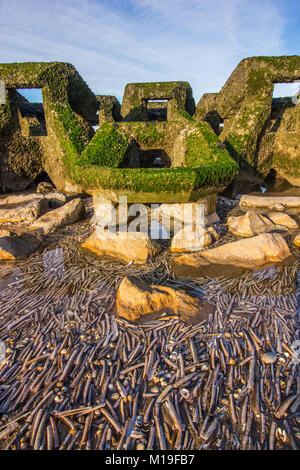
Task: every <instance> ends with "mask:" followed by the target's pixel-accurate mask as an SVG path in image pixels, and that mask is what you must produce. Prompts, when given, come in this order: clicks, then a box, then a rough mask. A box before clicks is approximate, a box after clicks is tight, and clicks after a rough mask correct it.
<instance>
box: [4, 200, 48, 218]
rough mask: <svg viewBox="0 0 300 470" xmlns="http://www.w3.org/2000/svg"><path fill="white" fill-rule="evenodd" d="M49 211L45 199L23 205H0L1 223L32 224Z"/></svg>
mask: <svg viewBox="0 0 300 470" xmlns="http://www.w3.org/2000/svg"><path fill="white" fill-rule="evenodd" d="M47 209H48V201H47V199H45V198H40V199H33V200H28V201H27V202H23V203H21V204H17V203H15V204H6V205H4V204H3V205H0V222H32V221H33V220H36V219H37V218H38V217H40V216H41V215H42V214H44V213H45V212H46V210H47Z"/></svg>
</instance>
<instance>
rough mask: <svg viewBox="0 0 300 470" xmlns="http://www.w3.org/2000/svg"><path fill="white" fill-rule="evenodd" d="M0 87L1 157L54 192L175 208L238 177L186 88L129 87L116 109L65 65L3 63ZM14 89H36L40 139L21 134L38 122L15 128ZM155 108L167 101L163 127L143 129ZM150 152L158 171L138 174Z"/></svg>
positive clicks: (151, 169)
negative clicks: (40, 176) (0, 97)
mask: <svg viewBox="0 0 300 470" xmlns="http://www.w3.org/2000/svg"><path fill="white" fill-rule="evenodd" d="M0 80H2V81H3V82H4V83H5V87H6V103H5V104H2V105H0V106H1V108H0V145H1V153H2V154H3V153H4V154H5V155H6V159H7V161H8V159H10V160H11V162H12V164H11V167H13V165H14V163H15V162H16V161H18V168H16V169H17V170H18V171H19V172H20V174H21V175H22V176H23V177H24V176H25V177H26V175H27V168H26V166H28V160H30V162H32V163H33V166H34V164H36V165H37V166H39V168H40V169H41V168H43V169H44V170H45V171H46V172H47V173H48V175H49V176H50V178H51V179H52V181H53V183H54V184H55V185H56V187H57V188H58V189H60V190H66V191H85V192H87V193H90V194H97V195H102V196H103V197H104V198H106V199H108V200H111V201H114V202H116V201H117V200H118V198H119V196H120V195H126V196H127V197H128V202H172V203H175V202H189V201H193V202H194V201H198V200H201V198H203V197H205V196H208V195H210V194H216V193H217V192H218V191H220V190H222V189H223V188H224V187H226V186H227V185H228V184H229V182H230V181H231V180H232V178H233V177H234V175H235V174H236V172H237V170H238V165H237V164H236V162H235V161H234V160H233V159H232V158H231V157H230V155H229V153H228V152H227V150H226V149H224V148H221V147H220V146H219V141H218V138H217V136H216V135H215V133H214V132H213V131H212V129H211V127H210V126H209V124H208V123H206V122H196V121H195V120H194V119H193V118H192V113H193V112H194V109H195V105H194V100H193V97H192V90H191V87H190V86H189V84H188V83H186V82H162V83H160V82H159V83H145V84H140V83H139V84H129V85H127V87H126V88H125V93H124V99H123V103H122V107H120V106H119V105H118V102H117V100H116V99H115V98H114V97H107V96H106V97H105V96H103V95H98V96H96V95H94V94H93V93H92V92H91V90H90V89H89V87H88V86H87V84H86V83H85V82H84V81H83V79H82V78H81V77H80V75H79V74H78V73H77V71H76V69H75V68H74V67H73V66H72V65H70V64H66V63H59V62H50V63H20V64H2V65H0ZM20 88H41V89H42V94H43V104H44V119H45V126H46V135H42V136H36V135H33V134H32V131H30V130H28V129H29V128H34V126H37V125H38V123H37V121H35V122H31V123H27V127H26V126H25V125H24V123H22V119H25V121H26V120H27V119H28V116H27V117H25V118H23V117H22V116H21V114H20V110H19V105H18V99H17V98H18V96H17V92H16V89H20ZM156 101H158V102H159V103H160V104H159V105H158V108H159V109H162V103H166V102H167V115H166V118H167V121H164V122H161V121H159V120H158V121H155V122H154V123H152V122H147V120H146V114H147V112H146V114H145V111H147V105H148V102H149V109H150V110H151V112H153V109H155V108H153V106H154V105H155V106H156ZM153 102H154V105H153V104H152V103H153ZM97 113H98V115H99V116H98V118H99V129H98V130H97V132H96V133H95V131H94V130H93V126H94V125H95V123H96V122H97ZM161 116H163V114H161ZM147 119H148V117H147ZM18 139H20V143H18V145H16V149H15V150H11V148H12V147H13V144H14V142H17V141H18ZM29 150H30V151H31V154H30V152H29ZM149 151H150V153H151V152H155V151H156V152H157V151H159V152H161V154H162V157H163V158H162V160H163V165H162V166H163V168H160V167H159V166H160V165H158V167H155V165H154V167H152V166H151V165H148V167H147V168H144V167H143V166H144V165H143V157H145V153H143V152H149ZM16 155H17V156H18V159H16V158H15V156H16ZM156 155H157V153H156ZM29 156H30V158H29ZM150 157H151V155H150ZM147 158H148V160H149V154H148V156H147ZM147 158H146V160H147ZM2 160H3V161H4V160H5V158H2ZM150 163H151V162H150ZM15 166H16V165H15ZM145 166H147V165H145ZM35 172H38V169H36V170H35ZM30 176H31V177H33V176H34V172H33V171H32V174H31V175H30ZM5 178H6V177H5V175H4V178H3V177H2V180H3V184H5V181H6V179H5ZM4 189H5V188H4Z"/></svg>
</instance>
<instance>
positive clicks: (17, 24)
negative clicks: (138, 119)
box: [0, 0, 284, 101]
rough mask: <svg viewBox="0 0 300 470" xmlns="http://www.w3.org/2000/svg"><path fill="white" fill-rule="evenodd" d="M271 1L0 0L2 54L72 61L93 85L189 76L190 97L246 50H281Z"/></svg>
mask: <svg viewBox="0 0 300 470" xmlns="http://www.w3.org/2000/svg"><path fill="white" fill-rule="evenodd" d="M283 28H284V20H283V18H282V16H281V14H280V10H279V8H278V6H277V2H274V1H272V0H260V1H258V0H251V2H250V1H249V0H226V1H224V0H131V1H123V0H111V1H110V2H109V1H108V0H101V1H96V0H60V1H58V0H54V1H52V2H51V3H48V2H46V1H45V0H40V1H39V2H36V1H34V0H26V1H25V2H24V0H11V1H10V2H6V1H1V0H0V51H1V54H0V60H1V62H14V61H41V60H45V61H49V60H62V61H66V62H71V63H73V64H74V65H75V66H76V68H77V70H78V71H79V73H80V74H81V75H82V76H83V78H84V79H85V80H86V81H87V83H88V84H89V86H90V87H91V88H92V90H93V91H95V92H97V93H102V94H113V95H116V96H118V97H119V98H122V95H123V90H124V87H125V85H126V83H128V82H139V81H160V80H161V81H163V80H187V81H189V82H190V84H191V85H192V87H193V91H194V96H195V98H196V101H197V100H198V99H199V98H200V97H201V95H202V94H203V93H205V92H211V91H219V89H220V88H221V87H222V85H223V84H224V83H225V81H226V79H227V78H228V76H229V75H230V73H231V72H232V70H233V68H234V67H235V66H236V65H237V64H238V62H239V61H240V60H241V59H242V58H243V57H246V56H252V55H279V54H281V53H282V52H283V46H282V32H283Z"/></svg>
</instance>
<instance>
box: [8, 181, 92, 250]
mask: <svg viewBox="0 0 300 470" xmlns="http://www.w3.org/2000/svg"><path fill="white" fill-rule="evenodd" d="M45 190H46V187H45V185H43V184H41V186H38V188H37V191H36V192H26V193H19V194H11V195H6V196H2V197H1V198H0V224H1V226H2V227H8V228H2V229H1V230H0V259H18V258H22V257H25V256H29V255H30V254H32V253H33V252H34V251H36V250H37V249H38V248H39V247H40V246H41V244H42V235H47V234H50V233H53V232H55V231H56V230H58V229H59V228H62V227H64V226H66V225H69V224H72V223H74V222H76V221H77V220H80V219H81V218H82V217H83V216H84V211H85V208H84V202H83V200H82V199H81V198H75V199H72V200H71V201H69V202H68V200H67V196H66V195H65V194H64V193H62V192H58V191H55V190H54V188H53V187H51V188H49V187H48V190H47V192H44V191H45ZM42 191H43V192H42Z"/></svg>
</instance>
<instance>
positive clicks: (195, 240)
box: [170, 225, 212, 253]
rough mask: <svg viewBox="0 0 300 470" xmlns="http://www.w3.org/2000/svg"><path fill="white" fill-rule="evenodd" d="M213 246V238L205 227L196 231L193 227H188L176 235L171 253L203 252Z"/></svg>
mask: <svg viewBox="0 0 300 470" xmlns="http://www.w3.org/2000/svg"><path fill="white" fill-rule="evenodd" d="M211 244H212V236H211V234H210V233H209V231H208V230H207V229H206V228H205V227H203V228H202V229H198V230H194V229H193V226H192V225H186V226H185V227H184V229H181V230H179V231H178V232H177V233H176V235H174V237H173V239H172V243H171V247H170V251H171V252H173V253H182V252H185V251H201V250H203V248H207V247H208V246H209V245H211Z"/></svg>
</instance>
